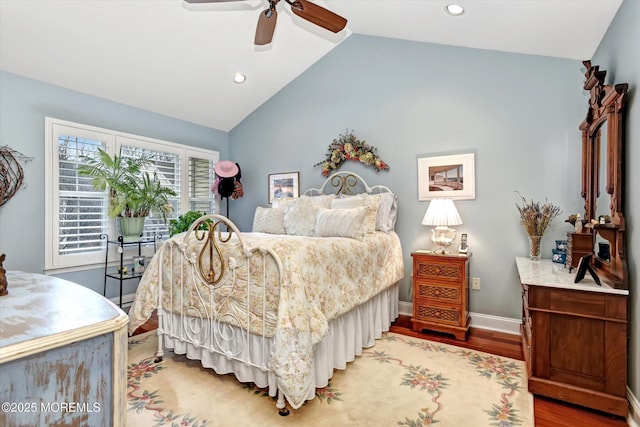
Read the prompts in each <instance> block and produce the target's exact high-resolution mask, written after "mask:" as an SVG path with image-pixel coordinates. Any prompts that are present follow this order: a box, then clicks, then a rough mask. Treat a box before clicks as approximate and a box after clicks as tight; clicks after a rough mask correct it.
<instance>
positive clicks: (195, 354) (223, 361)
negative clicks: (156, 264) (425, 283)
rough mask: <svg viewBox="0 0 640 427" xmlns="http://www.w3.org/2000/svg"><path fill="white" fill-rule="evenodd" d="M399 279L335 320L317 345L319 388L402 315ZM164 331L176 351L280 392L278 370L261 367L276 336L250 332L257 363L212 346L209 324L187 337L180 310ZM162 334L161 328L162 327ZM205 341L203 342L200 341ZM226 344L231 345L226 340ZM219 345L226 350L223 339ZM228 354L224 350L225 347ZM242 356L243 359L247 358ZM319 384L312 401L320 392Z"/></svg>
mask: <svg viewBox="0 0 640 427" xmlns="http://www.w3.org/2000/svg"><path fill="white" fill-rule="evenodd" d="M398 301H399V283H396V284H395V285H394V286H392V287H391V288H388V289H386V290H384V291H382V292H380V293H379V294H378V295H376V296H375V297H373V298H372V299H370V300H369V301H367V302H365V303H363V304H362V305H360V306H358V307H356V308H354V309H352V310H351V311H349V312H347V313H345V314H343V315H342V316H340V317H338V318H337V319H334V320H332V321H331V322H329V331H328V333H327V335H326V336H325V337H324V338H323V339H322V340H321V341H320V342H319V343H318V344H316V346H315V349H314V373H315V374H314V377H315V388H322V387H326V386H327V385H328V384H329V380H330V379H331V377H332V376H333V370H334V369H346V367H347V363H348V362H352V361H354V360H355V358H356V356H359V355H361V354H362V349H363V348H369V347H372V346H374V345H375V340H376V339H378V338H381V337H382V333H383V332H386V331H388V330H389V327H390V326H391V323H392V322H393V321H394V320H395V319H397V318H398ZM161 317H162V318H161V319H160V322H161V330H162V332H163V335H164V347H165V348H166V349H170V350H173V352H174V353H176V354H185V355H186V356H187V358H189V359H193V360H200V361H201V363H202V366H204V367H205V368H212V369H213V370H214V371H215V372H216V373H218V374H229V373H233V374H234V375H235V376H236V378H237V379H238V380H239V381H240V382H253V383H255V384H256V385H257V386H258V387H260V388H264V387H267V386H268V387H269V395H270V396H275V395H276V394H277V391H278V388H277V383H276V378H275V375H274V374H273V373H271V372H268V371H266V370H264V369H261V368H260V366H267V365H268V357H269V350H270V345H271V341H270V340H269V339H263V338H262V337H260V336H256V335H250V343H249V344H250V348H251V351H250V353H251V355H250V359H251V361H252V363H253V365H254V366H252V365H251V364H246V363H244V362H242V361H240V360H236V359H234V358H228V357H226V356H224V355H223V354H219V353H216V352H214V351H210V350H208V348H207V347H211V346H212V344H211V342H210V341H211V338H210V335H211V334H209V333H208V327H203V328H199V330H198V331H197V332H194V331H192V330H191V329H188V330H189V333H188V335H189V340H187V339H185V338H186V335H187V332H186V331H187V328H184V327H183V326H182V321H181V319H180V315H175V314H165V315H163V316H161ZM227 331H228V333H233V334H236V336H239V335H240V331H239V330H238V329H237V328H234V329H233V332H231V329H227ZM159 333H160V330H159ZM190 341H193V342H195V343H201V344H200V345H194V344H193V342H190ZM221 345H222V346H224V345H227V344H225V343H223V344H221ZM213 347H214V348H218V349H220V346H219V345H218V344H217V343H214V344H213ZM222 352H223V353H224V350H222ZM246 357H247V356H246V355H242V356H241V357H240V358H241V359H243V358H246ZM315 388H313V389H312V390H311V391H310V393H309V396H307V400H311V399H313V398H314V397H315Z"/></svg>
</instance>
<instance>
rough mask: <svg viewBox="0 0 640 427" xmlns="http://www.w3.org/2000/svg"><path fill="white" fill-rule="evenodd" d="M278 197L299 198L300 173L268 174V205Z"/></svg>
mask: <svg viewBox="0 0 640 427" xmlns="http://www.w3.org/2000/svg"><path fill="white" fill-rule="evenodd" d="M280 197H300V172H283V173H272V174H269V203H273V199H276V198H280Z"/></svg>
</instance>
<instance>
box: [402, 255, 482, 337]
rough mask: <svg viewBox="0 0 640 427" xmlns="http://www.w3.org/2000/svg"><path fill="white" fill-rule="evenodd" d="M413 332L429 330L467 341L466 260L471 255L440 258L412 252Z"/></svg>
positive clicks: (468, 318)
mask: <svg viewBox="0 0 640 427" xmlns="http://www.w3.org/2000/svg"><path fill="white" fill-rule="evenodd" d="M411 256H412V257H413V317H412V318H411V323H412V324H413V330H414V331H417V332H419V331H421V330H422V329H429V330H434V331H438V332H445V333H450V334H453V335H455V337H456V339H458V340H466V338H467V331H468V330H469V323H470V322H471V317H470V316H469V258H470V256H471V254H447V255H440V254H434V253H429V252H420V251H417V252H414V253H412V254H411Z"/></svg>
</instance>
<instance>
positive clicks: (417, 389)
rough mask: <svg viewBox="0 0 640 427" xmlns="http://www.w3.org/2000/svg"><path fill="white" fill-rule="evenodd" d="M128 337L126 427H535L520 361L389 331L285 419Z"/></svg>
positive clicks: (269, 404) (240, 389) (269, 405)
mask: <svg viewBox="0 0 640 427" xmlns="http://www.w3.org/2000/svg"><path fill="white" fill-rule="evenodd" d="M156 346H157V336H156V335H155V331H152V332H148V333H146V334H143V335H138V336H134V337H131V338H130V339H129V368H128V384H127V400H128V405H127V425H128V426H131V427H134V426H135V427H142V426H197V427H204V426H223V427H226V426H250V425H260V426H289V425H290V426H305V427H306V426H331V427H340V426H376V427H377V426H411V427H419V426H427V425H438V426H442V427H465V426H469V427H482V426H499V427H511V426H513V427H515V426H524V427H533V425H534V423H533V397H532V395H531V394H530V393H529V392H528V391H527V382H526V372H525V368H524V363H523V362H521V361H518V360H514V359H509V358H504V357H499V356H494V355H491V354H488V353H481V352H477V351H473V350H468V349H464V348H460V347H455V346H451V345H447V344H441V343H435V342H431V341H426V340H421V339H417V338H411V337H407V336H404V335H399V334H394V333H391V332H390V333H386V334H385V335H384V336H383V338H382V339H379V340H377V341H376V344H375V346H374V347H372V348H370V349H366V350H364V352H363V354H362V356H359V357H357V358H356V360H355V361H354V362H351V363H349V365H348V366H347V369H346V370H344V371H337V370H336V371H335V373H334V376H333V378H332V379H331V382H330V384H329V386H328V387H326V388H323V389H318V390H316V398H315V399H313V400H310V401H308V402H307V403H305V404H304V405H303V406H302V407H301V408H299V409H297V410H291V413H290V415H289V416H287V417H282V416H280V415H278V411H277V409H276V407H275V400H274V399H273V398H271V397H269V396H268V394H267V390H264V389H258V388H256V387H255V386H254V385H253V384H243V383H240V382H239V381H237V380H236V379H235V377H234V376H233V375H217V374H216V373H215V372H214V371H213V370H211V369H205V368H202V367H201V365H200V363H199V362H198V361H193V360H189V359H187V358H186V357H185V356H182V355H176V354H174V353H173V352H165V355H164V360H163V361H162V362H160V363H154V362H153V360H154V358H155V356H154V354H155V349H156Z"/></svg>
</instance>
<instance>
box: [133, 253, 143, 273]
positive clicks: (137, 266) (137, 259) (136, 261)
mask: <svg viewBox="0 0 640 427" xmlns="http://www.w3.org/2000/svg"><path fill="white" fill-rule="evenodd" d="M144 266H145V257H143V256H134V257H133V271H135V272H136V273H143V272H144Z"/></svg>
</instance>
